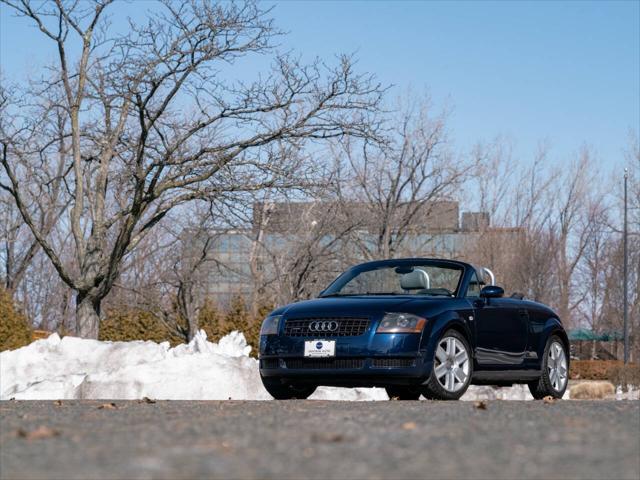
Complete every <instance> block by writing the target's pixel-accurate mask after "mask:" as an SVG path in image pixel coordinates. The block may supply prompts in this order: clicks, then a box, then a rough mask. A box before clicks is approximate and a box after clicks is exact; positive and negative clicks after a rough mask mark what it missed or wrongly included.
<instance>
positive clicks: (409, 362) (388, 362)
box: [371, 358, 416, 368]
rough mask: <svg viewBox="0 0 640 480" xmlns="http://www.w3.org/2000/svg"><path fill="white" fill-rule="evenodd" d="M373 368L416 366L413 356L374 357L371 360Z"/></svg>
mask: <svg viewBox="0 0 640 480" xmlns="http://www.w3.org/2000/svg"><path fill="white" fill-rule="evenodd" d="M371 366H372V367H374V368H410V367H415V366H416V361H415V359H413V358H374V359H373V360H372V361H371Z"/></svg>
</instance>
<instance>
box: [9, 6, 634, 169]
mask: <svg viewBox="0 0 640 480" xmlns="http://www.w3.org/2000/svg"><path fill="white" fill-rule="evenodd" d="M150 5H151V4H150V3H148V2H147V1H141V0H136V1H133V2H130V3H122V4H120V9H119V10H120V12H119V14H128V13H131V14H132V15H136V16H137V15H140V13H141V12H142V11H144V10H145V9H146V8H149V6H150ZM265 5H271V4H265ZM273 5H274V10H273V16H274V18H275V20H276V24H277V25H278V26H279V27H280V28H281V29H283V30H286V31H288V32H289V34H288V35H287V36H286V37H284V38H282V39H281V40H280V42H281V47H280V48H281V49H282V50H294V51H297V52H299V53H300V54H302V55H303V57H304V58H308V59H311V58H313V57H314V56H319V57H322V58H326V59H331V58H332V57H333V55H334V54H337V53H353V52H355V53H356V56H357V58H358V59H359V68H360V69H361V70H363V71H369V72H373V73H375V74H376V75H377V76H378V78H379V79H380V81H381V82H383V83H385V84H393V85H395V86H396V88H395V92H394V94H400V93H402V92H403V91H406V89H407V88H411V89H412V90H413V91H415V92H421V91H423V90H427V91H429V92H430V95H431V97H432V99H433V101H434V102H435V104H436V105H439V106H442V105H448V106H450V107H452V115H451V118H450V128H451V131H452V134H453V138H454V141H455V144H456V145H457V146H458V147H459V148H460V149H461V150H464V149H468V148H470V146H471V145H473V144H474V143H475V142H477V141H478V140H491V139H492V138H494V137H496V136H497V135H502V136H506V137H507V138H510V139H511V140H512V141H513V142H514V143H515V151H516V153H517V154H519V155H521V156H524V157H527V156H530V155H531V154H532V153H533V151H534V150H535V148H536V145H537V144H538V142H540V141H545V142H547V143H548V144H549V145H550V146H551V148H552V150H551V152H552V159H553V160H554V161H558V162H564V161H567V160H568V159H571V158H572V155H574V154H575V153H576V152H577V151H578V150H579V149H580V147H581V146H582V145H584V144H587V145H589V146H591V147H592V148H593V149H594V150H595V151H596V153H597V156H598V158H599V159H600V160H601V161H602V163H603V165H606V166H607V167H610V168H613V166H614V165H616V166H617V165H620V164H621V163H622V152H623V149H624V148H625V147H626V146H627V145H628V137H629V131H630V130H633V131H635V132H640V2H639V1H623V2H614V1H601V2H578V1H571V2H550V1H545V2H517V1H512V2H507V1H501V2H476V1H473V2H363V1H358V2H356V1H353V2H328V1H325V2H302V1H300V2H278V3H275V4H273ZM0 15H1V18H0V61H1V65H2V70H3V73H4V74H5V75H6V76H7V77H8V78H11V79H19V78H21V77H23V76H25V75H27V74H28V73H29V72H34V71H38V66H39V65H41V64H42V63H43V62H44V61H46V59H47V57H48V56H49V55H52V54H53V53H54V51H53V50H52V48H51V47H52V45H50V44H49V43H48V42H45V41H44V40H43V39H42V37H41V35H39V34H38V32H37V31H36V30H35V29H34V28H33V27H31V26H30V25H29V24H28V23H27V22H26V21H25V20H24V19H16V18H13V16H12V15H11V14H10V12H8V10H7V8H6V7H1V8H0ZM243 68H244V67H243Z"/></svg>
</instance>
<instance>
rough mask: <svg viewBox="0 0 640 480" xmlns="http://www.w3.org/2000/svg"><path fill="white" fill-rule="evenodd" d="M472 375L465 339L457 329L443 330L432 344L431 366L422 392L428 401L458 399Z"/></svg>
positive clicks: (467, 343)
mask: <svg viewBox="0 0 640 480" xmlns="http://www.w3.org/2000/svg"><path fill="white" fill-rule="evenodd" d="M463 350H464V352H463ZM472 375H473V357H472V355H471V348H470V347H469V342H467V339H466V338H465V337H464V335H462V334H461V333H460V332H458V331H457V330H447V331H446V332H444V334H443V335H442V337H440V339H439V340H438V343H437V345H436V349H435V351H434V358H433V368H432V369H431V374H430V375H429V379H428V380H427V382H426V383H425V384H424V385H423V386H422V394H423V395H424V396H425V397H426V398H428V399H430V400H458V399H459V398H460V397H462V395H464V392H466V391H467V388H469V384H470V383H471V376H472Z"/></svg>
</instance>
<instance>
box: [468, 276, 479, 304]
mask: <svg viewBox="0 0 640 480" xmlns="http://www.w3.org/2000/svg"><path fill="white" fill-rule="evenodd" d="M481 288H482V285H481V284H480V281H479V280H478V275H476V272H473V275H471V280H470V281H469V287H468V288H467V297H472V298H478V297H479V296H480V289H481Z"/></svg>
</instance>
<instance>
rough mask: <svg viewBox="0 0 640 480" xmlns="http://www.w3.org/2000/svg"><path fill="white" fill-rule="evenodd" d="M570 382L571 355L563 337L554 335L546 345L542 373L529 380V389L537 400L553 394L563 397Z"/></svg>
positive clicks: (553, 395) (554, 396) (556, 396)
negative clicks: (537, 377)
mask: <svg viewBox="0 0 640 480" xmlns="http://www.w3.org/2000/svg"><path fill="white" fill-rule="evenodd" d="M568 384H569V356H568V355H567V348H566V347H565V345H564V343H563V342H562V339H561V338H560V337H559V336H557V335H552V336H551V337H549V340H547V345H546V346H545V347H544V357H543V358H542V375H540V378H539V379H538V380H535V381H533V382H529V391H530V392H531V395H532V396H533V398H535V399H536V400H540V399H542V398H544V397H548V396H551V397H553V398H562V396H563V395H564V392H565V391H566V390H567V385H568Z"/></svg>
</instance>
